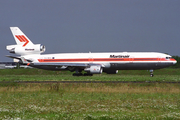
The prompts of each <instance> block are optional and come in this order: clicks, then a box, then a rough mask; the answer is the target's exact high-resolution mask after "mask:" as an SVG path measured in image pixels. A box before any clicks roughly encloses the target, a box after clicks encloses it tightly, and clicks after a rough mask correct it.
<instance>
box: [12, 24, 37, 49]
mask: <svg viewBox="0 0 180 120" xmlns="http://www.w3.org/2000/svg"><path fill="white" fill-rule="evenodd" d="M10 29H11V32H12V34H13V37H14V39H15V41H16V43H17V45H22V47H25V46H28V45H33V43H32V42H31V40H30V39H29V38H28V37H27V36H26V35H25V34H24V33H23V32H22V31H21V30H20V29H19V28H18V27H10Z"/></svg>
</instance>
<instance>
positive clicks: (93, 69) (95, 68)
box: [84, 65, 103, 74]
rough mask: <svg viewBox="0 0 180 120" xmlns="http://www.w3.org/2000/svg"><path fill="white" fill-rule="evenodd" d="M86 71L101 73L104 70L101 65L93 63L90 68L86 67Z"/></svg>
mask: <svg viewBox="0 0 180 120" xmlns="http://www.w3.org/2000/svg"><path fill="white" fill-rule="evenodd" d="M84 71H86V72H88V73H90V74H101V73H102V72H103V69H102V66H101V65H92V66H89V67H88V68H85V69H84Z"/></svg>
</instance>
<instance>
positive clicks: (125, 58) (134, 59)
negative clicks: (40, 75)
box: [24, 52, 176, 70]
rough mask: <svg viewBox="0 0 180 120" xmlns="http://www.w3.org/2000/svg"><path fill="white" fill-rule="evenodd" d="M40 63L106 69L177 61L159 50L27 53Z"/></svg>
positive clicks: (134, 67)
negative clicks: (73, 64)
mask: <svg viewBox="0 0 180 120" xmlns="http://www.w3.org/2000/svg"><path fill="white" fill-rule="evenodd" d="M24 57H25V59H28V60H31V61H33V62H36V63H37V62H39V63H93V64H101V65H102V66H103V67H104V68H105V69H116V70H122V69H137V68H139V69H160V68H164V67H167V66H170V65H173V64H175V63H176V60H174V59H172V58H171V56H170V55H166V54H163V53H157V52H108V53H60V54H44V55H26V56H24Z"/></svg>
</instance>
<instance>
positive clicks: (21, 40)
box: [15, 35, 29, 47]
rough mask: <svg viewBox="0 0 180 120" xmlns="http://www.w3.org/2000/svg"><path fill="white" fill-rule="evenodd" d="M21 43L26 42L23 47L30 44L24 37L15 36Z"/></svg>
mask: <svg viewBox="0 0 180 120" xmlns="http://www.w3.org/2000/svg"><path fill="white" fill-rule="evenodd" d="M15 36H16V37H17V39H18V40H19V41H20V42H25V43H24V45H23V47H24V46H26V45H27V44H28V43H29V40H28V39H27V38H26V37H25V36H24V35H15Z"/></svg>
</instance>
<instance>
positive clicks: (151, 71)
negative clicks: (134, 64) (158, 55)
mask: <svg viewBox="0 0 180 120" xmlns="http://www.w3.org/2000/svg"><path fill="white" fill-rule="evenodd" d="M150 73H151V75H150V76H151V77H153V76H154V74H153V70H152V69H151V70H150Z"/></svg>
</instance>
